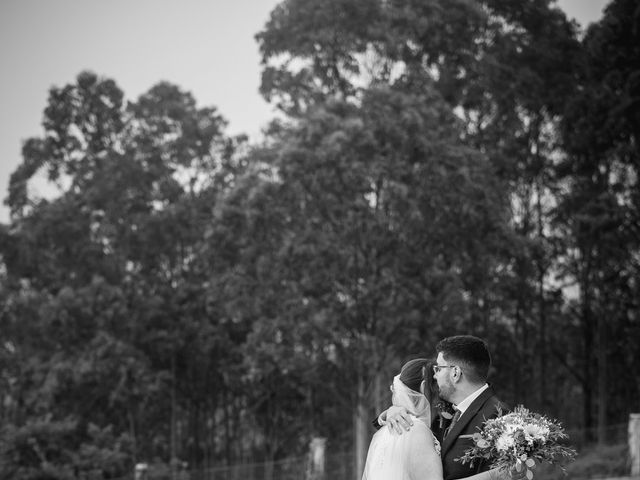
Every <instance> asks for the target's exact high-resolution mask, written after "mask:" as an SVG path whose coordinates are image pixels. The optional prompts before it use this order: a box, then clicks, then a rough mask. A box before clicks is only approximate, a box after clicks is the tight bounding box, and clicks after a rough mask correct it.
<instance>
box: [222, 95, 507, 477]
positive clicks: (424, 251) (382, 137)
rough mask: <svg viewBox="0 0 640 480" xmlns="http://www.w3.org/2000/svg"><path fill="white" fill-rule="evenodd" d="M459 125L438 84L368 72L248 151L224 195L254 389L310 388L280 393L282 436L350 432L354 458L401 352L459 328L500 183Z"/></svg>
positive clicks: (488, 259) (488, 255) (495, 252)
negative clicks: (285, 399)
mask: <svg viewBox="0 0 640 480" xmlns="http://www.w3.org/2000/svg"><path fill="white" fill-rule="evenodd" d="M460 128H461V127H460V125H459V121H458V120H457V119H456V118H455V117H454V116H453V115H452V114H451V112H450V111H449V109H448V108H447V106H446V104H445V102H444V101H443V100H442V98H441V97H440V95H439V94H438V93H437V92H436V91H435V90H434V89H431V90H427V91H425V92H424V93H423V94H421V95H417V94H408V93H406V92H404V91H402V90H401V89H394V88H390V87H379V88H372V89H369V90H367V91H364V92H362V95H361V98H360V101H359V102H349V101H343V100H339V99H333V100H332V99H328V100H327V101H326V102H325V103H324V104H316V105H314V106H313V107H312V108H309V109H308V111H306V113H305V114H303V115H301V116H300V117H299V118H298V120H297V121H295V122H292V123H290V124H284V125H280V126H279V127H278V128H275V129H274V132H273V135H272V137H271V138H270V141H269V143H268V145H266V146H265V147H264V148H263V149H262V150H260V151H258V152H257V153H255V159H260V160H259V163H258V165H261V166H262V167H261V168H260V169H259V172H258V173H255V174H254V176H253V177H251V178H253V180H252V181H251V182H252V183H251V188H252V190H251V191H252V193H251V194H250V195H248V197H249V200H248V204H246V206H245V207H243V208H241V209H239V208H237V207H235V206H234V205H235V204H232V206H231V207H229V208H232V209H231V210H227V211H228V214H234V215H236V216H237V215H240V223H239V225H241V227H239V228H242V229H245V230H244V232H245V233H243V234H241V235H237V238H243V239H247V240H246V241H247V243H246V244H244V245H243V246H242V247H241V248H238V249H236V250H235V251H236V252H237V254H238V255H239V257H238V258H240V259H241V260H240V262H239V263H240V265H242V267H241V268H242V269H241V270H236V273H237V275H240V276H241V277H240V278H238V277H236V280H237V281H236V283H234V285H236V288H238V289H239V288H243V289H244V290H243V291H244V293H243V296H242V297H241V298H245V299H246V301H247V304H245V305H244V308H243V309H242V311H244V312H247V313H246V314H247V315H250V316H253V317H254V321H253V322H252V323H251V325H252V333H251V334H250V336H249V339H248V350H247V356H248V359H247V361H248V363H249V366H250V367H251V370H250V372H251V375H252V376H253V378H255V379H258V380H259V381H262V383H259V382H256V383H257V384H258V385H260V386H261V388H264V389H265V391H263V390H258V391H257V392H256V394H257V395H258V396H260V397H261V398H264V399H265V400H264V401H265V402H268V401H270V400H271V399H273V400H276V399H277V398H279V397H278V394H280V393H281V391H280V390H281V389H287V390H291V391H296V392H297V393H296V395H298V396H300V397H301V398H305V399H306V405H305V404H302V405H300V404H296V403H295V402H292V403H291V404H287V405H288V406H287V408H289V409H290V411H291V412H297V413H299V414H301V415H302V416H303V418H306V420H305V422H306V425H305V424H304V423H303V424H302V425H300V424H299V423H296V424H293V423H292V422H289V423H287V421H286V417H285V421H284V424H285V425H284V428H286V427H287V425H288V427H290V428H292V429H294V430H292V431H291V432H292V433H291V434H289V435H288V436H284V439H285V440H287V441H288V442H290V444H289V445H288V447H287V448H289V449H293V448H296V443H295V442H296V441H299V440H300V439H305V438H306V439H308V438H309V435H313V434H324V435H327V434H331V436H332V438H334V439H336V442H339V444H343V442H344V444H348V443H351V442H349V441H348V438H349V435H354V437H353V438H354V439H355V442H356V451H357V453H358V455H357V464H358V466H359V467H361V466H362V465H361V462H362V461H363V455H364V453H365V447H366V444H365V441H366V427H367V425H368V424H369V420H370V419H371V418H372V416H373V409H372V407H373V406H374V403H375V401H374V399H375V398H376V397H377V396H380V390H381V386H382V382H384V381H386V380H388V378H391V377H392V375H393V372H394V369H395V368H398V367H399V364H398V361H399V360H400V359H401V358H402V357H406V356H407V355H409V354H411V353H412V352H413V353H414V354H415V353H418V352H423V353H424V354H430V353H431V352H430V351H429V346H428V345H429V344H431V345H433V344H435V341H436V339H437V338H438V337H439V336H440V335H444V334H445V332H452V331H461V330H464V329H466V328H467V326H468V325H469V322H470V321H471V318H472V317H471V315H470V305H469V298H470V297H471V294H470V293H471V292H474V291H475V290H476V289H481V288H487V289H488V286H487V285H486V283H489V282H491V281H492V279H495V278H496V277H497V276H498V274H497V273H496V271H495V269H496V267H497V265H498V264H499V263H500V262H499V258H500V257H501V256H502V255H503V250H502V246H503V245H504V244H505V242H506V238H507V237H508V236H509V229H508V226H507V223H506V221H507V217H506V205H507V203H506V197H505V195H504V194H503V189H502V188H501V186H500V183H499V181H498V180H497V179H496V177H495V175H494V173H493V171H492V168H491V165H490V163H489V162H488V160H487V159H486V157H484V156H483V155H482V154H480V153H479V152H477V151H475V150H473V149H471V148H469V147H466V146H464V145H461V144H460V141H459V135H460ZM256 168H257V167H256ZM225 223H226V222H225ZM247 233H248V234H247ZM284 372H287V373H286V374H285V373H284ZM281 375H283V376H281ZM274 378H285V379H288V381H287V383H285V382H284V380H283V381H282V382H280V381H278V382H272V381H271V380H270V379H274ZM294 398H295V397H294ZM336 401H338V402H339V403H338V405H339V406H338V407H336ZM385 401H386V400H385ZM377 403H378V404H381V403H382V402H381V401H379V402H377ZM336 408H337V410H336ZM289 415H290V416H293V415H291V413H290V414H289ZM269 419H270V420H272V421H277V419H276V418H275V417H269ZM269 419H267V420H269ZM349 421H352V422H353V423H352V424H353V430H352V431H349V429H348V428H346V427H342V428H341V429H336V427H335V425H336V424H339V425H345V424H348V423H349ZM301 431H302V432H304V433H305V434H306V436H304V435H302V436H301V435H300V432H301ZM294 432H297V433H294ZM285 445H286V444H285ZM335 446H337V445H335ZM283 448H284V447H283Z"/></svg>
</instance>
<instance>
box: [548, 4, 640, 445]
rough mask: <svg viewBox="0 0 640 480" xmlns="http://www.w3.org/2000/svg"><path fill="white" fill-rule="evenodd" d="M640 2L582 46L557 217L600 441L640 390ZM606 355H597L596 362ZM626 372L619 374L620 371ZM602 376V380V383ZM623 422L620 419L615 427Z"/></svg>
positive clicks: (580, 373) (621, 7) (614, 7)
mask: <svg viewBox="0 0 640 480" xmlns="http://www.w3.org/2000/svg"><path fill="white" fill-rule="evenodd" d="M639 12H640V11H639V10H638V5H637V2H633V1H624V0H615V1H612V2H611V3H610V4H609V5H608V6H607V7H606V9H605V11H604V16H603V18H602V19H601V20H600V21H599V22H597V23H595V24H592V25H591V26H590V28H589V29H588V30H587V32H586V35H585V37H584V39H583V41H582V45H583V51H582V54H581V56H580V57H579V58H580V65H579V66H580V68H579V70H578V75H577V81H578V86H577V88H576V89H575V91H574V93H573V94H572V95H571V97H570V98H569V101H568V104H567V108H566V113H565V116H564V120H563V133H564V142H565V149H566V152H567V154H566V156H565V157H564V158H563V159H562V161H561V162H559V165H558V168H557V175H558V177H559V178H560V179H561V180H562V184H563V187H564V188H563V190H562V192H561V193H562V194H561V196H560V199H561V201H560V204H559V206H558V209H557V212H556V213H557V216H556V220H557V222H558V225H560V228H561V229H562V232H563V235H564V237H565V240H566V242H567V245H568V249H567V250H566V255H565V256H564V257H563V262H562V264H561V265H562V270H561V274H562V278H563V279H564V281H566V282H567V283H569V284H571V285H573V286H574V291H575V295H574V299H573V302H572V304H571V310H570V312H571V318H572V319H573V322H572V325H571V326H568V328H573V329H574V330H575V331H577V332H579V338H580V339H581V341H580V343H579V344H578V345H576V346H575V348H574V349H572V350H573V351H572V352H571V355H572V356H575V357H576V358H578V359H579V363H578V365H577V369H576V377H577V379H578V381H579V383H580V385H581V386H582V388H583V390H584V405H583V415H584V423H585V425H587V426H593V425H594V423H595V422H594V419H595V418H596V417H597V425H598V438H599V440H600V441H603V442H604V441H606V440H607V439H606V435H605V434H606V428H607V426H608V424H610V423H615V422H623V421H625V418H626V415H627V413H628V412H629V408H628V405H629V403H632V402H633V400H632V398H635V397H636V396H637V393H638V391H639V390H638V389H639V388H640V382H639V381H638V375H637V373H636V372H635V369H634V368H632V365H634V364H635V362H637V361H638V357H637V348H636V345H637V341H638V332H639V330H638V302H637V293H638V283H637V278H638V277H637V275H638V259H639V257H638V247H639V239H640V235H639V233H640V216H639V215H638V212H639V210H638V208H639V207H640V204H639V202H638V199H639V197H638V173H640V172H639V166H640V150H639V149H638V134H639V132H640V117H639V116H638V109H637V108H635V107H636V104H637V102H638V98H639V95H640V84H639V83H638V80H637V79H638V74H639V73H638V72H639V69H638V65H639V61H640V58H639V52H638V47H637V45H638V40H639V38H638V13H639ZM594 351H596V352H597V355H593V352H594ZM614 369H615V371H616V372H619V373H616V374H615V375H611V372H612V371H614ZM596 379H597V381H596ZM614 419H615V420H614Z"/></svg>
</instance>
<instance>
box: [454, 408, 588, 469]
mask: <svg viewBox="0 0 640 480" xmlns="http://www.w3.org/2000/svg"><path fill="white" fill-rule="evenodd" d="M500 413H501V412H500ZM567 438H568V436H567V434H566V433H564V430H563V428H562V426H561V425H560V424H559V423H558V422H556V421H552V420H550V419H548V418H547V417H545V416H543V415H540V414H537V413H533V412H530V411H529V410H527V409H526V408H524V407H523V406H518V407H516V408H515V409H514V410H513V411H512V412H510V413H507V414H505V415H500V416H498V417H497V418H493V419H490V420H487V421H486V422H485V423H484V425H483V426H482V429H481V430H480V432H478V433H476V434H474V435H473V441H474V444H475V445H474V446H473V447H471V448H469V449H468V450H467V451H466V452H465V453H464V455H463V456H462V457H460V458H459V459H458V460H459V461H460V462H462V463H467V462H469V463H470V464H471V465H473V463H474V461H476V460H485V461H487V462H489V464H490V465H491V467H492V468H497V469H499V470H500V471H502V472H506V473H510V472H513V471H516V472H519V473H522V472H524V473H525V475H526V477H527V479H528V480H531V479H532V478H533V468H534V467H535V465H536V462H548V463H551V464H555V463H557V462H558V461H559V460H560V459H562V458H564V459H567V460H570V459H573V458H574V457H575V455H576V451H575V450H574V449H572V448H570V447H567V446H566V445H562V444H561V442H562V441H563V440H566V439H567ZM560 467H561V468H562V466H560Z"/></svg>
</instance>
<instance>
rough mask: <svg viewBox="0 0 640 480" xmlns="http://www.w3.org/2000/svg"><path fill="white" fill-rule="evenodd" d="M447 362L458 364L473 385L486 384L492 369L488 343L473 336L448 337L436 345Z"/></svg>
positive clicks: (437, 350)
mask: <svg viewBox="0 0 640 480" xmlns="http://www.w3.org/2000/svg"><path fill="white" fill-rule="evenodd" d="M436 352H438V353H442V356H443V357H444V358H445V360H447V362H451V363H457V364H459V365H460V367H461V368H462V370H463V371H464V372H465V373H466V374H467V376H468V377H469V380H470V381H471V382H473V383H484V382H486V381H487V377H488V376H489V368H491V355H490V354H489V347H487V343H486V342H485V341H484V340H482V339H481V338H478V337H474V336H473V335H456V336H453V337H447V338H444V339H442V340H440V342H438V344H437V345H436Z"/></svg>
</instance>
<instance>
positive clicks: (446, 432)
mask: <svg viewBox="0 0 640 480" xmlns="http://www.w3.org/2000/svg"><path fill="white" fill-rule="evenodd" d="M453 409H454V410H455V411H456V413H454V414H453V418H452V419H451V423H450V424H449V426H448V427H447V428H446V430H445V431H444V437H443V439H444V438H447V435H449V432H450V431H451V429H452V428H453V426H454V425H455V424H456V423H458V420H459V419H460V415H461V413H460V410H458V409H457V408H455V407H453Z"/></svg>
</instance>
